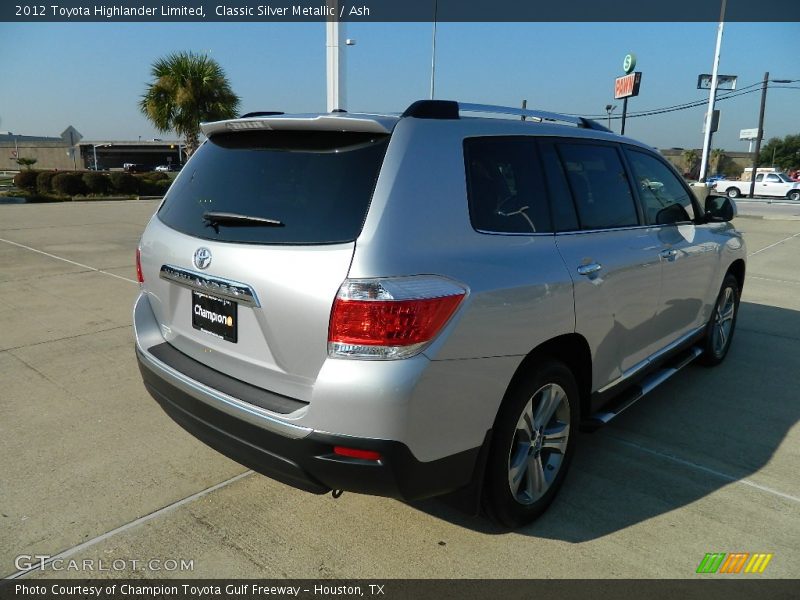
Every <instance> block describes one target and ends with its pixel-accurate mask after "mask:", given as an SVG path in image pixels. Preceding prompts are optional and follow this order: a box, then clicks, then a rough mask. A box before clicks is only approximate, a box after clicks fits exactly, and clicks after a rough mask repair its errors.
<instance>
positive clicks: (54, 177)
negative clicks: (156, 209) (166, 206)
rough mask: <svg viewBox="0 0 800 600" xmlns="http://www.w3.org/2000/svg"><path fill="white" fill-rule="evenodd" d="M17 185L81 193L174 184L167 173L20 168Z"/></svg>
mask: <svg viewBox="0 0 800 600" xmlns="http://www.w3.org/2000/svg"><path fill="white" fill-rule="evenodd" d="M14 185H16V186H17V187H18V188H20V189H22V190H25V191H26V192H31V193H37V194H40V195H49V194H57V195H60V196H79V195H88V194H94V195H99V196H104V195H107V194H125V195H128V194H138V195H140V196H160V195H163V194H164V193H165V192H166V191H167V188H169V185H170V179H169V175H167V174H166V173H155V172H154V173H145V174H144V175H132V174H130V173H124V172H120V171H115V172H113V173H95V172H93V171H90V172H88V173H87V172H80V171H34V170H25V171H20V172H19V173H17V174H16V175H15V176H14Z"/></svg>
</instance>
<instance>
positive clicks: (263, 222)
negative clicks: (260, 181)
mask: <svg viewBox="0 0 800 600" xmlns="http://www.w3.org/2000/svg"><path fill="white" fill-rule="evenodd" d="M203 220H204V221H208V224H209V225H211V226H212V227H214V228H215V229H216V228H217V226H219V225H234V226H235V225H255V226H261V227H284V223H283V221H278V220H277V219H267V218H265V217H253V216H251V215H240V214H239V213H229V212H204V213H203Z"/></svg>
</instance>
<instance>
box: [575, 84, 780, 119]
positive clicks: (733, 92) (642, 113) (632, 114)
mask: <svg viewBox="0 0 800 600" xmlns="http://www.w3.org/2000/svg"><path fill="white" fill-rule="evenodd" d="M761 84H762V82H761V81H757V82H756V83H751V84H750V85H746V86H744V87H742V88H739V89H738V90H730V91H728V92H727V93H720V95H719V96H717V99H718V100H722V99H725V98H732V97H733V98H735V97H736V96H742V95H744V94H745V93H750V92H748V91H747V90H750V91H758V89H752V90H751V89H750V88H757V87H758V86H761ZM771 87H772V88H777V87H779V86H775V85H773V86H771ZM759 89H760V88H759ZM704 104H708V100H707V99H704V100H691V101H687V102H682V103H680V104H673V105H670V106H664V107H661V108H651V109H645V110H640V111H633V112H629V113H628V117H636V116H648V115H652V114H662V113H663V112H673V111H674V110H683V109H687V108H695V107H697V106H702V105H704ZM570 116H574V117H586V118H588V119H601V118H602V119H608V114H593V115H587V114H570ZM621 118H622V116H616V117H614V116H612V117H611V120H613V121H616V120H619V119H621Z"/></svg>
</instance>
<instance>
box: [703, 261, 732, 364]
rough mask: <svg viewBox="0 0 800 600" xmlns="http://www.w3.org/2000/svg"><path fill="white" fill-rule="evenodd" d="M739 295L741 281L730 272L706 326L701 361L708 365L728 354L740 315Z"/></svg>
mask: <svg viewBox="0 0 800 600" xmlns="http://www.w3.org/2000/svg"><path fill="white" fill-rule="evenodd" d="M739 295H740V290H739V282H738V280H737V279H736V277H734V276H733V275H731V274H730V273H728V274H727V275H725V279H724V280H723V282H722V288H721V289H720V291H719V295H718V296H717V301H716V302H715V303H714V310H713V311H712V313H711V319H709V321H708V325H707V326H706V334H705V338H704V341H703V354H702V356H701V357H700V362H701V363H702V364H704V365H706V366H707V367H715V366H717V365H718V364H720V363H721V362H722V361H723V360H725V357H726V356H727V354H728V350H729V349H730V347H731V341H732V340H733V334H734V332H735V331H736V318H737V317H738V316H739Z"/></svg>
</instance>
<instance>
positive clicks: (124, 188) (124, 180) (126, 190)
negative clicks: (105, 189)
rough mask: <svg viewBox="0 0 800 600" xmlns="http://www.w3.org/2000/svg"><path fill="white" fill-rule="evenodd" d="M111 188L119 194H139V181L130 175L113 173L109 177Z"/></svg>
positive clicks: (118, 172)
mask: <svg viewBox="0 0 800 600" xmlns="http://www.w3.org/2000/svg"><path fill="white" fill-rule="evenodd" d="M110 179H111V188H112V189H113V190H114V191H115V192H117V193H119V194H137V193H138V192H139V180H138V179H136V177H134V176H133V175H131V174H130V173H123V172H120V171H114V172H113V173H111V175H110Z"/></svg>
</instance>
